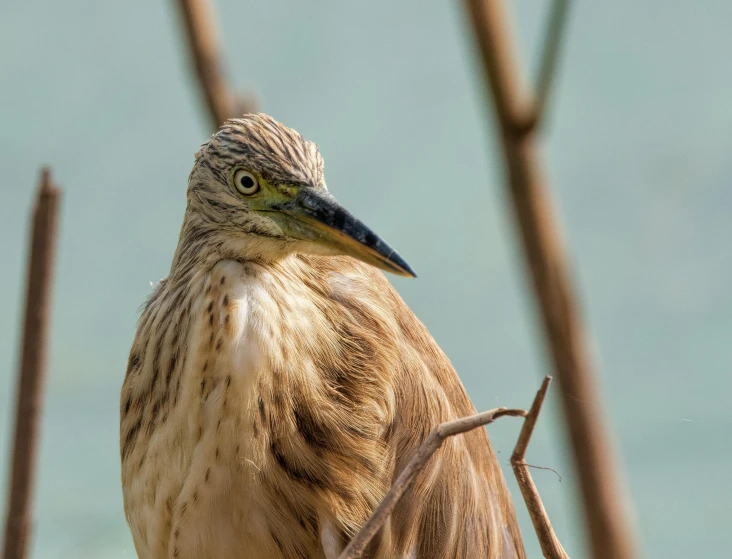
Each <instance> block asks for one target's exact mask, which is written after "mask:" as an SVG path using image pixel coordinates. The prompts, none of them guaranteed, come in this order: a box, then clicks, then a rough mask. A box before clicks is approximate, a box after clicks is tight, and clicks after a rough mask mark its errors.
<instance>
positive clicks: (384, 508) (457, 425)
mask: <svg viewBox="0 0 732 559" xmlns="http://www.w3.org/2000/svg"><path fill="white" fill-rule="evenodd" d="M507 415H508V416H513V417H524V416H525V415H526V410H518V409H507V408H497V409H494V410H489V411H485V412H483V413H479V414H476V415H471V416H469V417H463V418H461V419H456V420H454V421H448V422H446V423H441V424H440V425H438V426H437V427H436V428H435V429H433V430H432V432H430V434H429V435H428V436H427V438H426V439H425V441H424V442H423V443H422V445H421V446H420V447H419V448H418V449H417V452H415V453H414V456H413V457H412V459H411V460H410V461H409V463H408V464H407V465H406V466H405V467H404V470H402V473H400V474H399V477H397V479H396V481H395V482H394V484H393V485H392V486H391V489H389V491H388V493H387V494H386V496H385V497H384V498H383V500H382V501H381V503H379V506H377V507H376V510H374V512H373V514H372V515H371V518H369V519H368V520H367V521H366V524H364V525H363V527H362V528H361V530H359V532H358V533H357V534H356V536H355V537H354V538H353V539H352V540H351V542H350V543H349V544H348V546H347V547H346V548H345V549H344V550H343V552H342V553H341V555H340V556H339V557H338V559H359V558H360V557H361V554H362V553H363V552H364V550H365V549H366V546H367V545H368V544H369V542H370V541H371V539H372V538H373V537H374V536H375V535H376V533H377V532H378V531H379V529H380V528H381V527H382V526H383V524H384V522H385V521H386V519H387V518H388V517H389V515H390V514H391V512H392V511H393V510H394V507H395V506H396V505H397V503H398V502H399V499H401V497H402V495H404V493H405V492H406V491H407V489H409V488H410V487H411V485H412V483H413V482H414V480H415V478H416V477H417V474H418V473H419V472H420V471H421V470H422V468H423V467H424V466H425V464H426V463H427V461H428V460H429V459H430V458H431V457H432V455H433V454H434V453H435V451H436V450H437V449H438V448H440V446H442V443H443V442H444V441H445V439H447V438H448V437H452V436H453V435H459V434H461V433H465V432H467V431H470V430H471V429H475V428H477V427H481V426H483V425H488V424H489V423H492V422H493V421H495V420H496V419H498V418H499V417H503V416H507Z"/></svg>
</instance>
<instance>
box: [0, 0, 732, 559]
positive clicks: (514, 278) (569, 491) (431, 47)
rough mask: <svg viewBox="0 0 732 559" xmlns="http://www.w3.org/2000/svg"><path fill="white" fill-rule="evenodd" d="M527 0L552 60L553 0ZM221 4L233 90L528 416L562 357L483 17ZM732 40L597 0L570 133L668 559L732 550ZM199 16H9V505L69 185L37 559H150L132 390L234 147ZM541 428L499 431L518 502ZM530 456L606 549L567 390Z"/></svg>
mask: <svg viewBox="0 0 732 559" xmlns="http://www.w3.org/2000/svg"><path fill="white" fill-rule="evenodd" d="M510 4H511V6H512V8H513V14H512V15H513V16H514V22H515V23H516V26H517V30H518V39H519V43H520V47H521V51H522V53H523V55H524V58H525V59H526V60H527V62H528V65H529V66H530V67H531V68H532V69H534V68H535V64H534V63H533V61H535V60H536V54H537V53H538V47H539V43H540V41H539V39H540V38H541V36H542V28H543V24H544V21H545V16H546V12H547V10H548V8H549V2H546V1H539V0H514V1H513V2H511V3H510ZM216 6H217V10H218V17H219V21H220V31H221V40H222V46H223V47H224V51H225V56H226V62H227V69H228V74H229V77H230V79H231V81H232V82H233V83H234V84H235V85H236V86H237V87H238V88H239V89H242V88H244V89H249V90H253V91H254V92H256V94H257V95H258V97H259V99H260V105H259V107H260V109H261V110H263V111H265V112H267V113H269V114H271V115H272V116H274V117H275V118H277V119H278V120H280V121H282V122H284V123H286V124H287V125H289V126H291V127H294V128H296V129H297V130H298V131H300V132H301V133H302V134H303V135H304V136H305V137H306V138H308V139H311V140H314V141H315V142H317V143H318V144H319V147H320V150H321V152H322V154H323V156H324V158H325V161H326V180H327V182H328V185H329V188H330V190H331V192H333V193H334V194H335V196H336V197H337V198H338V199H339V200H340V201H341V202H343V204H344V205H345V206H346V207H348V208H350V209H351V210H352V211H353V212H354V213H355V214H357V215H358V216H360V217H361V218H362V219H363V220H364V221H365V222H366V223H368V224H369V225H371V226H372V227H373V228H374V229H375V230H376V231H377V232H378V233H380V234H381V235H382V236H383V237H384V238H385V239H387V240H388V241H389V242H390V243H392V244H393V245H394V246H395V247H396V248H397V249H399V251H400V252H401V254H402V255H403V256H404V257H405V258H406V259H407V260H408V261H409V262H410V264H411V265H412V266H413V267H414V269H415V270H416V271H417V273H418V275H419V278H418V279H417V280H403V279H401V278H395V277H393V276H391V277H390V279H391V281H392V282H393V283H394V284H395V285H396V287H397V289H398V290H399V292H400V293H401V295H402V296H403V297H404V299H405V300H406V301H407V303H408V304H409V305H410V306H411V308H412V309H413V310H414V311H415V313H416V314H417V315H418V316H419V317H420V319H421V320H422V321H423V322H424V323H425V324H426V325H427V327H428V328H429V330H430V331H431V332H432V334H433V335H434V337H435V338H436V339H437V341H438V343H439V344H440V345H441V346H442V347H443V348H444V349H445V351H446V352H447V354H448V355H449V356H450V358H451V359H452V361H453V363H454V365H455V366H456V368H457V370H458V372H459V374H460V376H461V377H462V379H463V381H464V383H465V385H466V387H467V389H468V391H469V393H470V395H471V397H472V398H473V401H474V403H475V405H476V407H477V408H478V409H479V410H484V409H489V408H493V407H497V406H510V407H526V406H528V405H529V404H530V402H531V399H532V398H533V396H534V393H535V391H536V389H537V388H538V386H539V383H540V379H541V377H542V376H543V375H544V374H545V373H546V372H547V371H548V363H547V360H546V359H545V353H544V345H543V339H542V337H541V332H540V330H539V329H538V327H537V323H536V317H535V311H534V305H533V300H532V298H531V297H532V293H531V292H530V290H529V285H528V282H527V278H526V275H525V273H524V272H525V270H524V266H523V262H522V256H521V253H520V247H519V245H518V243H517V238H516V235H515V232H514V228H513V223H512V218H511V215H510V213H509V212H508V206H507V204H506V202H507V200H505V199H504V190H503V184H502V181H503V169H502V160H501V155H500V150H499V146H498V144H497V138H496V136H495V126H494V124H493V122H492V118H493V114H492V110H491V107H490V105H488V104H487V103H486V97H485V87H484V80H483V76H482V72H481V70H480V66H479V63H478V59H477V53H476V50H475V46H474V41H473V37H472V35H471V33H470V31H469V28H468V25H467V17H466V15H465V13H464V11H463V6H462V4H461V3H459V2H456V1H449V2H446V1H444V0H422V1H417V0H410V1H407V0H402V1H400V2H391V1H389V0H379V1H374V2H368V3H365V2H361V3H356V2H349V3H337V2H334V1H332V0H331V1H329V2H319V3H316V2H309V3H305V2H296V1H295V0H289V1H286V0H277V1H270V2H266V3H265V2H253V1H241V0H239V1H234V0H218V1H217V2H216ZM730 21H732V3H730V2H727V1H723V0H719V1H714V0H703V1H701V2H686V1H682V0H665V1H661V0H643V1H640V2H638V1H629V0H618V1H616V2H576V3H575V5H574V6H573V9H572V12H571V16H570V21H569V25H568V26H567V30H566V32H567V33H568V35H567V37H566V39H567V40H566V43H565V44H564V48H563V56H562V60H561V63H560V70H559V74H558V79H557V83H556V89H555V91H554V93H553V96H552V105H551V109H550V114H549V122H548V127H547V129H546V131H545V132H544V135H543V138H544V146H543V154H544V158H545V160H546V165H547V167H548V169H549V182H550V186H551V187H552V190H553V193H554V196H555V201H556V205H557V208H558V210H559V213H560V215H561V216H562V219H563V222H564V233H565V239H566V240H567V245H568V251H569V254H570V256H571V259H572V262H573V267H574V272H575V279H576V283H577V288H578V291H579V295H580V297H581V300H582V304H583V310H584V315H585V318H586V321H587V323H588V328H589V334H590V336H591V339H592V344H593V349H594V357H595V360H596V363H597V366H598V370H599V375H600V379H601V388H602V396H603V398H604V404H605V411H606V413H607V416H608V419H609V423H610V426H611V427H612V430H613V436H614V438H615V443H616V448H617V449H618V451H619V453H620V457H621V459H622V464H623V470H624V473H625V477H626V479H627V482H628V488H627V489H628V493H629V494H630V495H631V497H632V502H633V510H634V517H635V521H636V523H637V529H638V532H639V534H640V539H641V549H642V555H643V556H646V557H654V558H655V557H657V558H676V557H678V558H681V557H724V556H728V554H729V549H730V548H732V530H730V529H729V526H730V522H731V521H732V436H731V435H732V406H730V405H729V399H730V393H732V374H730V373H731V372H732V343H730V342H731V340H730V337H731V334H732V297H730V285H731V284H732V253H731V251H730V248H729V240H730V238H731V237H732V188H731V184H732V157H730V154H731V153H732V102H730V99H732V69H731V68H732V66H730V63H729V59H730V53H731V52H732V34H731V33H730V32H729V25H730ZM179 23H180V22H179V19H178V13H177V11H176V10H175V6H174V5H173V3H172V2H144V1H142V0H129V1H127V2H85V3H82V2H68V1H61V0H45V1H40V0H4V1H3V2H2V4H0V44H1V45H2V48H0V83H1V84H2V86H1V87H0V123H1V125H0V174H1V176H2V181H0V194H1V198H0V200H1V201H0V235H1V237H2V239H3V242H2V243H0V262H2V264H0V268H1V269H0V293H2V294H3V296H2V297H0V449H1V450H0V503H3V505H4V503H5V491H6V487H5V482H6V480H7V473H8V467H9V462H10V460H9V449H10V445H11V438H12V433H11V430H12V413H13V405H12V404H13V399H14V391H15V371H16V366H17V359H18V348H19V343H20V340H19V326H20V322H21V318H22V303H23V300H22V296H23V284H24V279H25V271H26V270H25V251H26V245H27V234H28V221H27V220H28V216H29V213H30V211H31V205H32V195H33V189H34V187H35V184H36V183H37V179H38V168H39V166H40V165H41V164H50V165H51V166H52V168H53V172H54V176H55V178H56V180H57V181H58V183H59V184H61V185H62V186H63V187H64V190H65V194H64V199H63V208H62V215H61V236H60V240H59V254H58V260H57V275H56V283H55V288H54V289H55V292H54V309H53V327H52V343H51V355H50V369H49V376H48V379H47V380H48V383H47V393H46V409H45V413H44V417H43V427H42V448H41V457H40V467H39V473H38V485H37V489H36V496H35V497H36V498H35V510H36V519H37V522H36V526H35V532H34V537H33V552H32V557H34V558H38V559H56V558H69V557H84V558H87V557H88V558H104V559H108V558H109V559H112V558H118V557H134V555H135V553H134V547H133V545H132V540H131V538H130V536H129V533H128V530H127V527H126V524H125V519H124V515H123V512H122V499H121V490H120V481H119V451H118V400H119V389H120V386H121V383H122V379H123V376H124V370H125V366H126V359H127V352H128V350H129V346H130V344H131V341H132V337H133V334H134V328H135V321H136V318H137V314H138V309H139V307H140V305H141V303H142V302H143V301H144V299H145V297H146V296H147V295H148V294H149V293H150V291H151V287H150V282H155V281H157V280H159V279H160V278H162V277H164V276H165V275H167V273H168V269H169V266H170V261H171V257H172V254H173V250H174V248H175V245H176V242H177V235H178V230H179V227H180V223H181V221H182V216H183V210H184V207H185V189H186V180H187V176H188V173H189V171H190V168H191V166H192V163H193V154H194V152H195V151H196V150H197V148H198V146H199V145H200V144H201V143H203V142H204V141H205V140H206V139H207V137H208V135H209V134H210V129H209V125H208V120H207V118H206V114H205V111H204V109H203V105H202V103H201V102H200V98H199V95H198V89H197V85H196V83H195V81H194V78H193V75H192V74H191V72H190V70H189V65H188V57H187V52H186V49H185V48H184V46H185V45H184V43H183V35H182V32H181V28H180V24H179ZM456 202H457V203H456ZM519 428H520V422H518V421H515V420H511V419H505V420H501V421H500V422H498V423H496V424H494V425H491V426H490V427H489V432H490V434H491V437H492V439H493V441H494V444H495V446H496V448H497V450H498V451H499V452H500V454H499V458H500V460H501V464H502V465H503V466H504V471H505V473H506V476H507V478H508V479H509V484H510V487H511V490H512V493H513V495H514V497H515V498H516V500H519V499H520V494H519V492H518V489H517V487H516V485H515V482H514V481H513V476H512V474H511V468H510V465H509V463H508V459H509V457H510V454H511V452H512V450H513V446H514V443H515V440H516V436H517V434H518V430H519ZM527 459H528V461H529V462H530V463H533V464H536V465H540V466H548V467H552V468H554V469H556V470H557V471H558V472H559V473H560V474H561V475H562V480H561V481H560V480H559V478H558V477H557V476H556V475H555V474H553V473H552V472H549V471H541V470H534V471H533V475H534V479H535V481H536V483H537V485H538V488H539V491H540V493H541V495H542V498H543V500H544V503H545V506H546V508H547V510H548V512H549V516H550V518H551V521H552V523H553V525H554V527H555V529H556V532H557V535H558V536H559V538H560V540H561V541H562V543H563V544H564V547H565V548H566V550H567V552H568V553H569V555H570V556H571V557H573V558H579V557H583V556H584V555H585V554H586V551H585V547H584V544H583V539H582V534H583V533H584V531H585V528H586V527H585V526H584V525H583V519H582V518H581V517H580V515H579V514H578V511H579V509H578V506H577V503H578V501H577V494H576V491H575V478H574V475H573V472H572V469H571V463H570V462H569V451H568V448H567V446H566V443H565V434H564V424H563V420H562V417H561V415H560V410H559V405H558V401H557V392H556V388H554V389H552V390H551V391H550V396H549V404H548V406H547V407H546V409H545V411H544V412H543V414H542V416H541V417H540V420H539V426H538V430H537V433H536V436H535V439H534V440H533V441H532V443H531V446H530V448H529V453H528V456H527ZM516 508H517V510H518V511H519V514H520V520H521V525H522V530H523V532H524V537H525V540H526V544H527V549H528V552H529V557H538V556H539V555H540V552H539V548H538V544H536V543H535V541H536V539H535V536H534V534H533V529H532V527H531V524H530V521H529V519H528V515H527V513H526V511H525V507H524V506H523V504H522V503H521V502H517V506H516Z"/></svg>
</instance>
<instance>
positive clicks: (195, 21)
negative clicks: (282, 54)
mask: <svg viewBox="0 0 732 559" xmlns="http://www.w3.org/2000/svg"><path fill="white" fill-rule="evenodd" d="M177 4H178V8H179V10H180V14H181V17H182V18H183V24H184V25H183V27H184V29H185V34H186V42H187V43H188V50H189V54H190V57H191V60H192V62H193V67H194V69H195V71H196V77H197V79H198V84H199V86H200V88H201V93H202V96H203V99H204V102H205V104H206V109H207V111H208V116H209V121H210V123H211V126H212V128H213V130H217V129H218V127H219V126H221V124H223V123H224V121H225V120H226V119H228V118H233V117H237V116H240V115H241V114H243V113H250V112H253V111H254V110H255V108H256V100H255V99H254V97H253V96H251V95H247V96H242V97H239V96H237V94H236V93H235V92H234V90H233V89H232V88H231V87H230V86H229V84H228V83H227V81H226V78H225V76H224V71H223V64H222V62H221V54H220V49H219V42H218V37H217V35H216V28H215V26H214V21H215V18H214V13H213V9H212V7H211V5H210V4H209V1H208V0H177Z"/></svg>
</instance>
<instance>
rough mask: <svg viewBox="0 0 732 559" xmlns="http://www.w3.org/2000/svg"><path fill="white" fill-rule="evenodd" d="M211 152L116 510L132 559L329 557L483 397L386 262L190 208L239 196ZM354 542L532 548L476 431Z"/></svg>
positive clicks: (139, 371)
mask: <svg viewBox="0 0 732 559" xmlns="http://www.w3.org/2000/svg"><path fill="white" fill-rule="evenodd" d="M262 118H266V117H262ZM234 122H238V121H234ZM272 122H274V121H272ZM275 124H276V123H275ZM279 126H281V125H279ZM283 128H284V127H283ZM298 137H299V136H298ZM214 138H216V137H214ZM300 140H301V139H300ZM212 141H213V139H212ZM303 146H305V147H303ZM300 147H301V148H302V150H303V152H307V149H308V148H307V144H303V145H302V146H300ZM205 148H206V146H205ZM219 160H220V159H219V158H217V159H215V160H213V159H212V158H211V157H210V155H209V158H208V161H207V160H206V158H205V157H201V156H199V158H198V160H197V168H196V169H194V172H193V173H192V175H191V183H190V185H189V208H188V210H187V212H186V218H185V220H184V225H183V229H182V232H181V237H180V241H179V246H178V251H177V253H176V257H175V258H174V262H173V266H172V268H171V274H170V276H169V277H168V278H167V279H165V280H163V281H162V282H161V283H160V284H159V285H158V286H157V287H156V289H155V291H154V293H153V294H152V296H151V297H150V299H149V301H148V302H147V304H146V306H145V308H144V310H143V312H142V315H141V317H140V322H139V325H138V330H137V335H136V337H135V341H134V343H133V347H132V350H131V352H130V359H129V363H128V370H127V375H126V378H125V382H124V385H123V389H122V398H121V407H122V411H121V453H122V482H123V492H124V497H125V513H126V516H127V519H128V522H129V524H130V527H131V530H132V534H133V539H134V541H135V546H136V549H137V553H138V555H139V557H140V558H141V559H169V558H177V559H189V558H190V559H193V558H210V559H250V558H252V559H254V558H257V559H259V558H261V559H335V558H336V557H337V555H338V553H339V552H340V550H342V548H343V546H344V545H345V544H346V543H347V542H348V540H349V538H350V537H351V536H352V535H353V534H354V533H355V532H356V531H357V530H358V528H359V527H360V526H361V525H362V524H363V523H364V522H365V521H366V519H367V518H368V517H369V515H370V514H371V512H372V510H373V509H374V507H375V506H376V505H377V504H378V502H379V501H380V499H381V498H382V497H383V495H384V494H385V493H386V491H387V490H388V488H389V487H390V485H391V483H392V481H393V480H394V479H395V477H396V475H397V474H398V473H399V472H400V470H401V469H402V468H403V467H404V465H405V464H406V462H407V461H408V460H409V458H410V457H411V455H412V454H413V452H414V451H415V450H416V449H417V447H418V446H419V444H420V443H421V442H422V441H423V440H424V438H425V437H426V435H427V434H428V433H429V431H430V430H431V429H432V428H433V427H434V426H435V425H437V424H438V423H440V422H443V421H446V420H449V419H454V418H457V417H462V416H465V415H470V414H472V413H474V411H475V410H474V408H473V406H472V404H471V403H470V401H469V399H468V397H467V395H466V393H465V390H464V389H463V386H462V384H461V383H460V380H459V379H458V377H457V374H456V373H455V371H454V369H453V368H452V366H451V365H450V363H449V361H448V359H447V357H446V356H445V355H444V354H443V353H442V351H441V350H440V349H439V347H438V346H437V344H436V343H435V342H434V340H433V339H432V338H431V336H430V335H429V333H428V332H427V330H426V329H425V328H424V326H423V325H422V324H421V323H420V322H419V321H418V320H417V319H416V317H415V316H414V315H413V314H412V313H411V311H410V310H409V309H408V307H407V306H406V305H405V303H404V302H403V301H402V300H401V298H400V297H399V296H398V294H397V293H396V292H395V290H394V289H393V288H392V287H391V285H390V284H389V282H388V281H387V280H386V278H385V277H384V275H383V274H382V273H381V272H379V271H378V270H376V269H375V268H373V267H371V266H369V265H367V264H364V263H361V262H359V261H357V260H355V259H353V258H351V257H349V256H332V255H316V254H303V253H301V252H298V251H297V250H284V249H283V247H288V246H289V244H288V242H287V241H286V240H283V239H280V238H278V237H277V234H276V229H275V228H273V230H272V232H268V231H263V230H266V227H267V225H266V223H264V222H262V223H258V224H257V227H256V228H257V234H258V235H259V236H260V237H258V238H253V236H252V233H251V228H250V229H249V230H248V231H249V232H248V233H247V235H243V236H241V237H235V236H233V233H232V234H230V235H222V234H221V228H222V227H225V226H224V225H221V226H220V225H219V224H220V223H221V220H217V219H214V216H213V215H207V214H206V213H205V209H202V208H201V207H197V204H199V203H204V204H210V203H213V205H212V206H211V207H213V208H214V209H213V210H211V209H210V207H209V206H208V205H207V206H205V208H208V211H211V212H215V211H219V210H221V207H222V206H223V207H228V208H231V207H232V204H233V202H232V200H230V199H229V198H227V196H230V193H226V192H223V191H222V192H219V191H217V190H215V189H214V188H213V186H212V185H213V184H214V183H213V181H212V177H213V176H216V168H217V167H216V164H217V163H218V162H219ZM311 162H312V161H311ZM312 170H315V172H317V170H318V165H317V164H316V165H313V166H312V168H311V171H312ZM319 170H320V174H321V175H322V163H321V164H320V167H319ZM315 182H317V181H315ZM202 201H203V202H202ZM235 219H236V218H235V217H230V219H229V220H228V222H227V224H226V226H232V224H231V222H232V221H235ZM212 223H213V225H212ZM235 225H236V224H235ZM242 226H243V225H242V224H241V223H240V224H238V227H239V229H241V227H242ZM366 556H367V557H371V558H374V559H375V558H383V559H392V558H393V559H396V558H413V559H438V558H439V559H442V558H455V559H458V558H471V557H476V558H477V557H486V558H496V559H497V558H522V557H524V554H523V548H522V544H521V540H520V534H519V531H518V526H517V523H516V519H515V517H514V512H513V508H512V505H511V500H510V497H509V495H508V492H507V489H506V487H505V483H504V480H503V477H502V474H501V470H500V467H499V465H498V463H497V460H496V458H495V456H494V454H493V451H492V449H491V446H490V443H489V442H488V438H487V435H486V433H485V431H484V430H482V429H481V430H476V431H473V432H471V433H468V434H466V435H464V436H461V437H454V438H451V439H449V440H448V441H447V442H446V443H445V444H444V445H443V447H442V448H441V449H440V450H439V451H438V452H437V453H436V455H435V456H434V457H433V458H432V459H431V460H430V462H429V464H428V466H427V468H426V469H425V470H424V471H422V472H421V473H420V475H419V477H418V479H417V482H416V483H415V485H414V486H413V488H412V489H411V490H410V491H409V493H408V494H407V495H406V496H405V497H404V498H403V499H402V501H401V502H400V503H399V505H398V507H397V509H396V510H395V512H394V513H393V514H392V516H391V518H390V520H389V522H388V523H387V525H386V526H385V527H384V528H383V529H382V530H381V532H380V533H379V534H378V535H377V537H376V538H375V540H374V541H373V542H372V544H371V545H370V547H369V548H368V551H367V555H366Z"/></svg>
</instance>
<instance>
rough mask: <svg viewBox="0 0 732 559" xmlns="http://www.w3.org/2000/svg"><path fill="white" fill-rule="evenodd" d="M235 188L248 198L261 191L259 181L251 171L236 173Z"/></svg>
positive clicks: (241, 170)
mask: <svg viewBox="0 0 732 559" xmlns="http://www.w3.org/2000/svg"><path fill="white" fill-rule="evenodd" d="M234 186H235V187H236V189H237V190H238V191H239V192H241V193H242V194H244V195H246V196H251V195H252V194H254V193H255V192H257V191H258V190H259V180H257V177H255V176H254V175H253V174H252V173H250V172H249V171H245V170H244V169H239V170H238V171H237V172H236V173H234Z"/></svg>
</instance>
